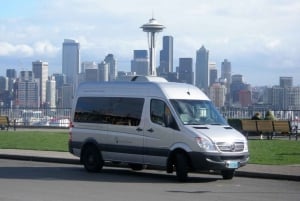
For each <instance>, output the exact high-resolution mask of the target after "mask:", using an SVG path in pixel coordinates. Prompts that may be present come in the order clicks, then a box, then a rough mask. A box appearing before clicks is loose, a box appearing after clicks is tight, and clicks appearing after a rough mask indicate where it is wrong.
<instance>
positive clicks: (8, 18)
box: [0, 0, 300, 86]
mask: <svg viewBox="0 0 300 201" xmlns="http://www.w3.org/2000/svg"><path fill="white" fill-rule="evenodd" d="M137 3H138V1H134V0H129V1H126V2H118V1H115V0H112V1H109V2H104V1H92V0H89V1H88V2H81V1H75V0H74V1H60V2H52V1H42V2H39V1H35V0H29V1H17V0H12V1H9V2H5V3H3V6H2V8H5V9H2V10H1V12H0V21H1V27H0V30H1V31H0V38H1V40H0V74H1V75H5V70H6V69H9V68H15V69H16V70H17V72H20V71H21V70H28V69H30V68H31V63H32V62H33V61H36V60H42V61H46V62H48V63H49V74H52V73H57V72H58V73H59V72H61V69H62V58H61V55H62V47H61V44H62V42H63V40H64V39H65V38H71V39H74V40H77V41H78V42H79V43H80V45H81V61H96V62H97V63H100V62H101V61H102V59H103V57H104V56H105V55H107V54H109V53H111V54H114V55H115V57H116V59H117V60H118V70H125V71H130V63H131V60H132V51H133V50H136V49H148V48H147V45H148V44H147V41H146V39H145V35H144V33H143V32H141V30H140V28H139V26H140V25H141V24H143V23H144V22H145V21H147V20H148V19H149V18H151V15H153V16H154V18H156V19H157V20H158V21H159V22H161V23H162V24H164V25H165V26H166V27H167V28H166V29H165V30H164V32H163V34H159V35H158V37H157V50H158V51H159V50H161V49H162V37H163V36H164V35H170V36H173V38H174V42H173V47H174V56H173V58H174V60H173V62H174V69H173V70H175V68H176V66H179V58H193V62H194V63H193V68H195V61H196V51H197V50H198V49H199V48H200V47H201V46H202V45H204V46H205V47H206V48H207V49H208V50H209V53H210V54H209V62H215V63H216V66H217V68H218V70H219V72H220V68H221V62H222V61H224V59H228V60H229V61H230V62H231V68H232V70H233V72H232V74H242V75H243V76H244V78H245V81H246V82H247V83H250V84H251V85H253V86H257V85H277V84H278V79H279V77H280V76H291V77H294V78H296V77H298V76H300V70H299V66H300V57H299V55H298V54H299V52H300V50H299V49H300V39H299V37H298V35H299V32H300V31H299V29H300V28H299V26H298V23H297V22H299V20H300V12H299V10H300V3H299V2H297V1H285V2H282V1H267V0H264V1H251V2H240V1H236V0H232V1H229V2H220V1H210V2H205V1H193V0H191V1H189V2H188V3H186V4H184V6H183V5H182V4H183V2H182V1H172V4H170V2H164V1H163V2H161V1H159V3H158V1H156V0H154V1H145V2H143V5H140V4H138V5H139V6H138V7H136V6H134V5H137ZM166 10H168V12H165V11H166ZM54 13H55V14H54ZM152 13H153V14H152ZM158 51H157V52H156V57H157V61H156V63H157V64H159V61H158V60H159V54H158ZM270 72H272V73H270ZM218 76H219V77H220V74H219V75H218ZM299 84H300V80H297V79H294V85H296V86H299Z"/></svg>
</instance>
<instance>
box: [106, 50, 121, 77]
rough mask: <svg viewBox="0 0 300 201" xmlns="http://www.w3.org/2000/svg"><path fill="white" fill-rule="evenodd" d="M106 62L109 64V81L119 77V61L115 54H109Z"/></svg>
mask: <svg viewBox="0 0 300 201" xmlns="http://www.w3.org/2000/svg"><path fill="white" fill-rule="evenodd" d="M104 61H105V63H106V64H107V65H108V79H109V81H113V80H116V78H117V72H118V69H117V61H116V59H115V58H114V55H113V54H108V55H107V56H106V57H105V59H104Z"/></svg>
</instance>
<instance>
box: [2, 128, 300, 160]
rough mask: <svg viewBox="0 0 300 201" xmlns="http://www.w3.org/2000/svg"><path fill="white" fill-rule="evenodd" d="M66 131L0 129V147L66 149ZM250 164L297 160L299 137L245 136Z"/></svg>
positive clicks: (46, 149) (299, 158)
mask: <svg viewBox="0 0 300 201" xmlns="http://www.w3.org/2000/svg"><path fill="white" fill-rule="evenodd" d="M68 139H69V135H68V131H66V132H60V131H55V130H50V131H49V132H48V131H0V149H28V150H45V151H68ZM248 142H249V152H250V161H249V163H252V164H264V165H287V164H300V140H298V141H295V140H294V139H293V140H282V139H274V140H249V141H248Z"/></svg>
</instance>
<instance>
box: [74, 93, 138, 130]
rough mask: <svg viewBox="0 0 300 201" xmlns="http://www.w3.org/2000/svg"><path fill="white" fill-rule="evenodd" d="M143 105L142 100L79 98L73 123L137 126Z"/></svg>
mask: <svg viewBox="0 0 300 201" xmlns="http://www.w3.org/2000/svg"><path fill="white" fill-rule="evenodd" d="M143 105H144V99H143V98H116V97H80V98H79V99H78V101H77V105H76V109H75V117H74V121H75V122H86V123H104V124H117V125H127V126H137V125H139V123H140V120H141V116H142V110H143Z"/></svg>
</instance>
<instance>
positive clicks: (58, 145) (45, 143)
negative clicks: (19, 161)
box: [0, 130, 69, 151]
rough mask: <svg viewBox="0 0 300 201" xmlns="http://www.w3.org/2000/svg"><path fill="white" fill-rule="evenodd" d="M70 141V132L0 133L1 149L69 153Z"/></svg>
mask: <svg viewBox="0 0 300 201" xmlns="http://www.w3.org/2000/svg"><path fill="white" fill-rule="evenodd" d="M68 140H69V134H68V131H66V132H58V131H55V130H54V131H49V132H48V131H16V132H14V131H8V132H7V131H0V148H1V149H28V150H44V151H68Z"/></svg>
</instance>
